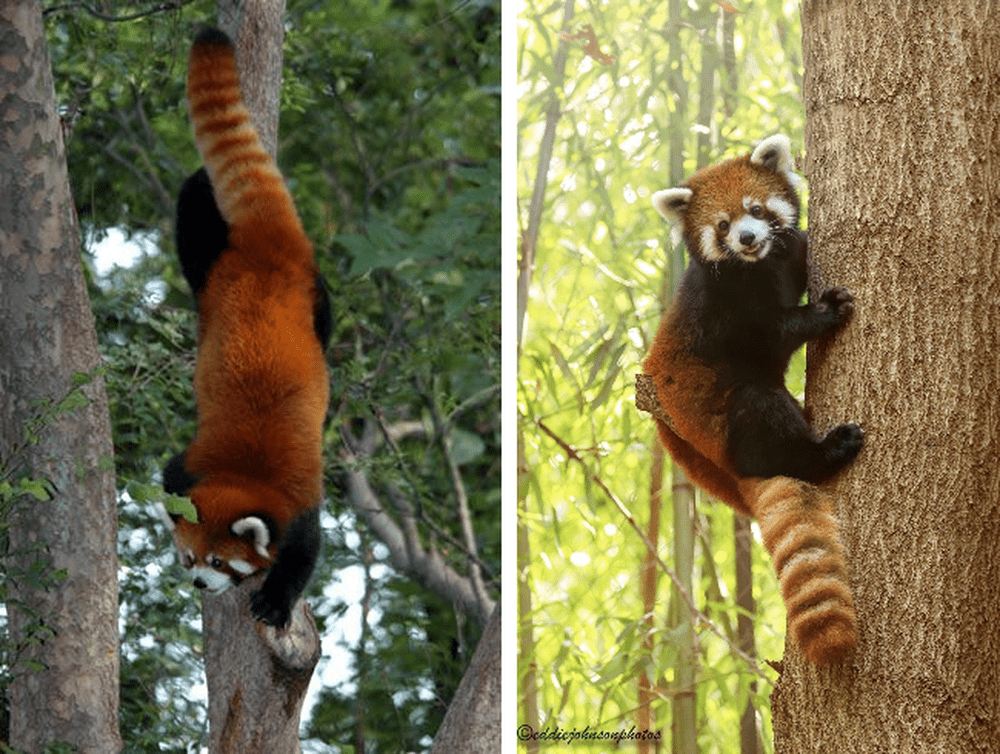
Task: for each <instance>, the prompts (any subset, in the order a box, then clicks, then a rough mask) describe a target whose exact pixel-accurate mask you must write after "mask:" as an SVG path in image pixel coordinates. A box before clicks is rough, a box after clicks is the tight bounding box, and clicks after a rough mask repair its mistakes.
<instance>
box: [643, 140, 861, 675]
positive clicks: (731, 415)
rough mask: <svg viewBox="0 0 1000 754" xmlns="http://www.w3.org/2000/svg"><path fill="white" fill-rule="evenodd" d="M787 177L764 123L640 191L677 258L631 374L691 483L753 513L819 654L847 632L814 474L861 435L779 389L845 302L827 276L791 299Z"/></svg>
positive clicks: (844, 592) (801, 284)
mask: <svg viewBox="0 0 1000 754" xmlns="http://www.w3.org/2000/svg"><path fill="white" fill-rule="evenodd" d="M798 182H799V178H798V176H796V175H795V174H794V173H793V172H792V155H791V149H790V146H789V141H788V138H787V137H785V136H781V135H777V136H772V137H770V138H768V139H765V140H764V141H763V142H761V143H760V144H759V145H758V146H757V148H756V149H754V150H753V152H752V153H751V154H748V155H744V156H743V157H737V158H734V159H730V160H725V161H723V162H720V163H718V164H717V165H713V166H710V167H707V168H705V169H703V170H700V171H698V172H697V173H695V174H694V175H693V176H691V177H690V178H689V179H688V180H687V181H686V182H685V183H684V184H682V185H681V186H680V187H677V188H671V189H666V190H664V191H658V192H656V193H655V194H654V195H653V197H652V200H653V206H654V207H655V208H656V209H657V211H658V212H659V213H660V214H661V215H663V216H664V217H665V218H666V219H667V220H669V221H670V222H671V223H673V224H674V225H675V226H677V228H678V229H679V230H680V232H681V234H682V235H683V238H684V241H685V244H686V245H687V248H688V252H689V256H690V259H691V262H690V265H689V266H688V268H687V270H686V271H685V273H684V276H683V278H682V280H681V283H680V286H679V288H678V290H677V294H676V296H675V298H674V301H673V303H672V304H671V307H670V309H669V310H668V311H667V313H666V315H665V316H664V318H663V321H662V322H661V324H660V327H659V330H658V331H657V334H656V338H655V340H654V342H653V346H652V348H651V350H650V353H649V355H648V356H647V358H646V360H645V362H643V372H644V373H645V374H647V375H649V376H650V377H651V378H652V381H653V385H654V386H655V389H656V397H657V400H658V402H659V404H660V406H661V408H662V409H663V415H664V417H665V419H666V421H664V420H663V419H660V418H658V419H657V420H656V421H657V428H658V430H659V435H660V439H661V441H662V443H663V445H664V447H665V448H666V449H667V451H668V452H669V453H670V455H671V456H672V457H673V459H674V460H675V461H676V462H677V463H678V464H679V465H680V466H681V467H682V468H683V469H684V471H685V472H686V473H687V475H688V476H689V477H690V479H691V480H692V481H693V482H694V483H695V484H697V485H698V486H699V487H701V488H702V489H704V490H706V491H707V492H708V493H709V494H711V495H713V496H715V497H718V498H719V499H721V500H723V501H724V502H726V503H728V504H729V505H730V506H732V507H733V508H735V509H736V510H737V511H739V512H740V513H745V514H747V515H749V516H753V517H754V518H756V519H757V520H758V522H759V524H760V528H761V533H762V534H763V538H764V544H765V546H766V547H767V549H768V551H769V552H770V553H771V558H772V561H773V563H774V567H775V570H776V571H777V573H778V579H779V582H780V584H781V591H782V596H783V597H784V600H785V604H786V607H787V612H788V625H789V628H790V630H791V632H792V636H793V637H794V638H795V641H796V643H797V644H798V646H799V647H800V649H801V650H802V652H803V654H804V655H805V656H806V658H807V659H809V660H810V661H812V662H814V663H817V664H823V663H826V662H831V661H835V660H837V659H839V658H841V657H843V656H844V655H845V654H846V653H847V652H848V651H850V650H851V649H852V648H853V647H854V646H855V644H856V641H857V635H856V627H855V612H854V601H853V598H852V597H851V591H850V586H849V583H848V575H847V567H846V564H845V562H844V557H843V553H842V551H841V546H840V541H839V537H838V534H837V522H836V519H835V518H834V517H833V504H832V501H831V500H830V499H829V497H828V496H827V495H826V494H825V493H824V492H822V491H821V490H820V489H819V488H817V487H816V486H815V485H816V484H818V483H820V482H822V481H823V480H825V479H827V478H829V477H830V476H832V475H833V474H835V473H837V472H838V471H839V470H840V469H842V468H843V467H844V466H846V465H847V464H848V463H850V462H851V461H853V460H854V458H855V457H856V456H857V455H858V453H859V452H860V450H861V446H862V443H863V437H864V435H863V433H862V431H861V428H860V427H859V426H858V425H856V424H841V425H840V426H838V427H834V428H833V429H832V430H830V431H829V432H828V433H827V434H826V435H825V436H823V437H819V436H818V435H816V434H815V433H814V432H813V430H812V429H811V428H810V426H809V424H808V423H807V422H806V420H805V417H804V416H803V414H802V409H801V407H800V406H799V404H798V402H797V401H796V400H795V399H794V398H793V397H792V395H791V394H790V393H789V392H788V390H787V389H786V387H785V371H786V369H787V368H788V362H789V359H790V358H791V356H792V354H793V353H794V352H795V351H796V350H797V349H798V348H799V347H800V346H802V345H803V344H804V343H805V342H806V341H807V340H812V339H814V338H818V337H820V336H822V335H825V334H827V333H830V332H833V331H834V330H836V329H837V328H839V327H841V326H842V325H843V324H844V323H845V322H846V321H847V320H848V318H849V317H850V315H851V313H852V312H853V310H854V303H853V302H854V298H853V296H852V295H851V294H850V293H849V292H848V291H847V290H846V289H844V288H840V287H836V288H830V289H828V290H826V291H824V292H823V293H822V295H821V296H820V297H819V301H818V302H817V303H809V304H806V305H804V306H802V305H799V299H800V298H801V296H802V293H803V292H804V291H805V288H806V273H807V271H806V250H807V238H806V235H805V233H803V232H802V231H800V230H799V229H798V224H799V197H798V193H797V187H798Z"/></svg>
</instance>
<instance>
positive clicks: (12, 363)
mask: <svg viewBox="0 0 1000 754" xmlns="http://www.w3.org/2000/svg"><path fill="white" fill-rule="evenodd" d="M0 38H2V39H3V40H4V42H3V45H4V55H3V61H4V62H3V64H2V65H0V103H2V104H0V466H4V467H6V469H5V470H6V471H7V472H9V473H12V474H13V477H14V478H15V479H17V478H20V477H22V476H24V475H25V474H27V475H30V476H31V477H34V478H36V479H46V480H48V482H49V483H50V484H51V485H52V490H53V493H52V497H51V499H49V500H45V501H37V500H33V499H32V500H25V499H21V500H19V501H18V502H17V503H16V505H15V509H14V511H13V513H12V516H11V520H10V524H11V528H10V531H9V542H8V545H9V549H8V552H7V553H5V555H6V557H5V558H4V560H3V561H2V562H3V566H4V567H5V568H6V569H8V570H7V573H6V575H7V577H8V585H9V586H10V588H11V591H10V594H9V595H8V597H9V599H10V601H9V602H8V620H9V631H10V639H11V640H12V641H14V642H16V643H22V642H24V641H25V639H26V634H30V633H31V631H32V628H31V626H32V625H37V621H36V620H35V618H33V617H32V615H31V612H32V611H37V615H38V616H40V620H41V621H42V622H43V623H44V624H45V626H47V627H48V628H49V629H51V632H52V633H51V635H50V636H49V637H48V638H46V639H45V641H44V642H43V643H41V644H38V645H31V646H28V647H27V649H26V650H25V651H24V653H23V654H21V655H20V656H19V657H18V658H17V659H18V660H19V662H18V663H17V664H15V665H14V667H13V668H12V670H13V671H14V673H15V678H14V680H13V682H12V683H11V685H10V689H9V695H10V727H11V730H10V744H11V745H12V746H14V747H16V748H17V749H20V750H27V751H31V752H34V751H39V750H40V749H42V748H43V747H44V746H45V745H46V744H47V743H51V742H54V741H65V742H67V743H70V744H73V745H74V746H75V747H76V750H77V751H81V752H96V753H98V754H107V753H108V752H115V751H118V750H119V749H120V748H121V739H120V738H119V734H118V581H117V565H118V563H117V559H116V556H115V553H116V549H117V518H116V516H117V509H116V497H115V485H114V472H113V465H112V463H111V460H112V454H113V449H112V444H111V424H110V421H109V418H108V401H107V396H106V394H105V391H104V380H103V379H102V378H100V377H96V378H95V379H93V380H92V381H91V382H90V383H89V384H87V385H85V386H84V387H83V388H82V390H79V391H77V392H74V393H73V394H74V397H75V398H77V399H79V398H81V397H82V398H85V400H75V401H67V402H65V403H63V404H62V407H61V408H58V409H56V408H55V406H56V404H58V403H59V402H60V401H61V400H62V399H63V398H64V397H66V396H67V395H69V394H70V393H71V392H73V385H74V382H73V377H74V374H75V373H92V372H94V371H95V370H96V369H97V368H98V366H99V365H100V357H99V355H98V351H97V337H96V333H95V331H94V320H93V316H92V315H91V313H90V305H89V302H88V299H87V292H86V288H85V285H84V279H83V270H82V268H81V265H80V251H79V247H78V232H77V227H76V216H75V214H74V210H73V201H72V197H71V195H70V188H69V176H68V175H67V171H66V155H65V150H64V145H63V139H62V131H61V127H60V123H59V119H58V117H57V116H56V108H55V91H54V89H53V82H52V69H51V64H50V62H49V55H48V49H47V47H46V44H45V36H44V31H43V27H42V13H41V7H40V6H39V5H38V3H36V2H28V3H4V4H0ZM40 406H49V407H51V409H50V408H42V409H40V408H39V407H40ZM40 414H41V415H43V416H46V419H45V420H44V421H43V422H42V424H41V425H40V427H38V428H36V430H37V434H35V433H34V432H33V433H32V434H35V436H34V437H29V436H28V432H27V429H28V424H29V423H30V422H32V421H33V420H34V419H35V418H37V417H38V416H39V415H40ZM22 438H24V439H27V440H28V442H27V443H25V442H24V440H23V439H22ZM33 547H41V548H42V549H41V550H40V551H38V550H32V548H33ZM39 558H41V559H42V560H44V559H46V558H48V559H50V560H51V563H52V566H53V567H54V568H57V569H65V571H66V573H67V576H66V578H65V580H63V581H61V582H59V583H58V584H49V585H46V586H41V587H39V586H36V585H32V584H31V579H22V578H18V577H17V576H16V574H17V572H18V571H19V570H20V569H22V568H23V569H30V568H31V565H32V563H34V562H37V561H38V560H39ZM22 608H26V609H22ZM32 666H34V667H37V668H42V669H40V670H35V669H32Z"/></svg>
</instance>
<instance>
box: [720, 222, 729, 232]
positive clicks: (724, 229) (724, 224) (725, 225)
mask: <svg viewBox="0 0 1000 754" xmlns="http://www.w3.org/2000/svg"><path fill="white" fill-rule="evenodd" d="M728 230H729V221H728V220H719V232H720V233H726V232H727V231H728Z"/></svg>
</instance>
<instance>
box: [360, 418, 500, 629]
mask: <svg viewBox="0 0 1000 754" xmlns="http://www.w3.org/2000/svg"><path fill="white" fill-rule="evenodd" d="M341 433H342V435H343V439H344V444H343V450H342V454H343V459H344V462H345V465H346V466H347V472H346V477H347V491H348V502H349V503H350V505H351V507H352V508H353V509H354V511H355V512H356V513H357V514H358V515H359V516H361V518H362V519H363V520H364V521H365V523H366V524H367V525H368V527H369V528H370V529H371V531H372V532H373V533H374V534H375V536H377V537H378V538H379V539H380V540H381V541H382V542H383V544H385V546H386V547H388V548H389V554H390V558H391V560H392V564H393V567H395V568H396V569H397V570H398V571H400V572H406V573H411V574H413V575H414V576H415V577H416V578H417V579H418V580H419V581H420V582H421V583H423V584H424V585H425V586H426V587H428V588H429V589H432V590H433V591H435V592H436V593H438V594H440V595H441V596H443V597H445V598H446V599H449V600H452V601H454V602H457V603H459V604H461V605H462V606H463V608H464V609H465V610H466V611H468V612H471V613H474V614H475V615H477V616H478V618H479V620H480V622H481V623H483V624H485V622H486V621H487V620H488V619H489V616H490V613H491V612H492V611H493V608H494V607H495V603H494V602H493V600H491V599H490V598H489V597H488V596H486V597H485V601H482V600H480V597H479V595H478V594H477V593H476V591H475V589H474V588H473V586H472V584H471V583H470V580H469V579H468V578H466V577H464V576H461V575H460V574H458V573H457V572H456V571H455V570H454V569H453V568H451V566H449V565H448V564H447V563H446V562H445V561H444V558H443V557H442V556H441V554H440V553H439V552H438V551H437V550H436V549H435V548H433V547H430V548H426V549H425V548H424V547H423V545H421V544H420V540H419V536H418V533H417V530H416V527H415V526H414V525H413V521H414V519H413V515H412V511H411V510H410V506H409V501H407V500H406V498H405V497H404V496H402V495H399V496H395V497H393V504H394V505H395V506H396V508H397V509H399V510H400V512H401V515H402V518H403V522H404V523H403V527H401V526H400V525H399V524H398V523H397V522H396V521H395V520H394V519H393V518H392V516H390V515H389V514H388V513H387V512H386V510H385V507H384V506H383V505H382V501H381V500H380V498H379V496H378V495H377V494H376V493H375V491H374V490H373V489H372V486H371V484H370V483H369V481H368V477H367V476H366V475H365V474H364V472H363V471H362V470H361V468H360V466H361V460H362V458H363V457H367V456H370V455H371V453H372V451H373V450H374V449H375V447H376V446H377V444H378V436H379V430H378V429H376V427H375V424H374V423H373V422H370V421H369V422H366V423H365V428H364V430H363V433H362V436H361V438H360V439H359V438H352V437H351V436H350V435H349V433H348V431H347V429H346V428H343V429H342V430H341ZM484 608H485V610H486V612H485V613H484V612H482V611H483V609H484Z"/></svg>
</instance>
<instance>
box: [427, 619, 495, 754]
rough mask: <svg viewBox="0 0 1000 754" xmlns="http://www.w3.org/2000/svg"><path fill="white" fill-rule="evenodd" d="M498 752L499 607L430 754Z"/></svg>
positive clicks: (470, 664) (488, 624) (484, 632)
mask: <svg viewBox="0 0 1000 754" xmlns="http://www.w3.org/2000/svg"><path fill="white" fill-rule="evenodd" d="M498 751H500V605H499V604H497V606H496V607H494V608H493V614H492V615H491V616H490V620H489V623H487V624H486V630H485V631H483V635H482V637H481V638H480V639H479V644H478V645H477V646H476V652H475V654H473V655H472V662H470V663H469V667H468V668H467V669H466V671H465V675H464V676H462V682H461V683H460V684H459V686H458V690H457V691H455V696H454V698H453V699H452V700H451V704H450V705H448V712H447V713H446V714H445V716H444V720H443V721H442V723H441V728H440V729H439V730H438V732H437V735H436V736H435V737H434V747H433V748H432V749H431V754H452V753H453V752H454V753H455V754H494V752H498Z"/></svg>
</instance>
